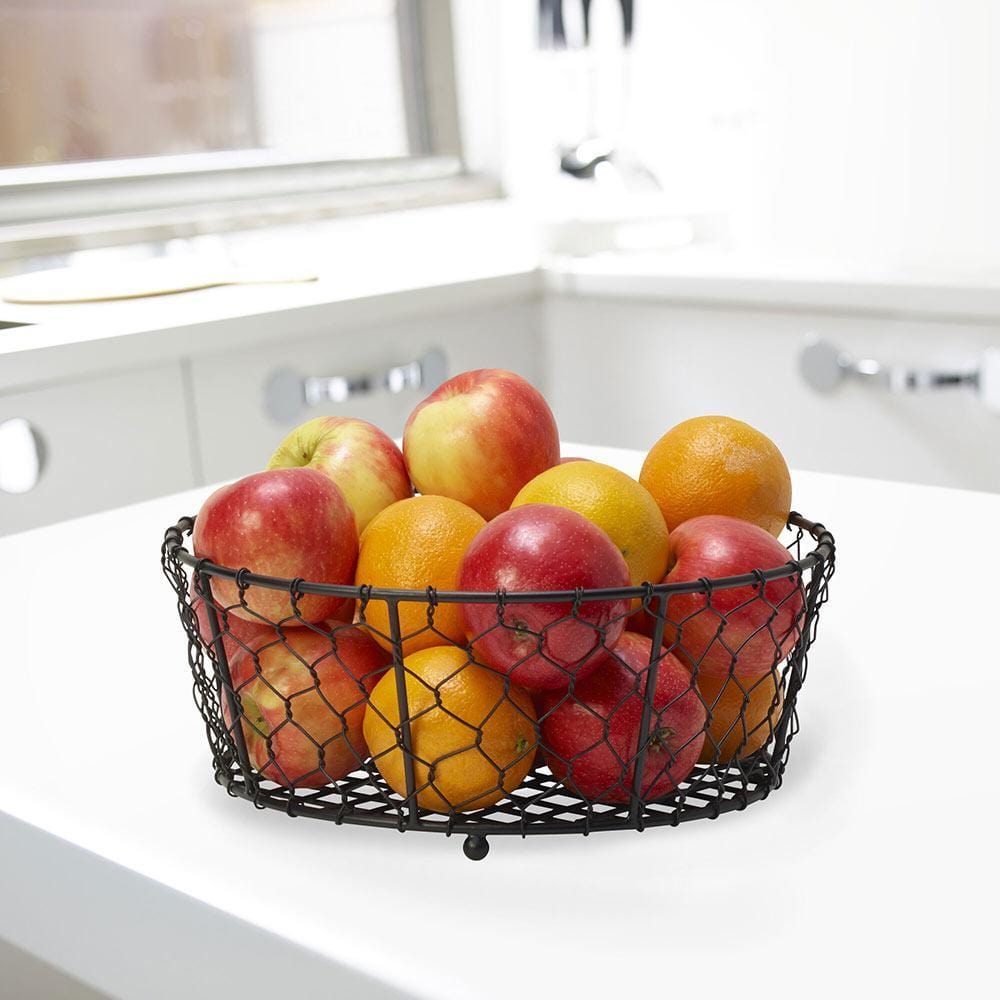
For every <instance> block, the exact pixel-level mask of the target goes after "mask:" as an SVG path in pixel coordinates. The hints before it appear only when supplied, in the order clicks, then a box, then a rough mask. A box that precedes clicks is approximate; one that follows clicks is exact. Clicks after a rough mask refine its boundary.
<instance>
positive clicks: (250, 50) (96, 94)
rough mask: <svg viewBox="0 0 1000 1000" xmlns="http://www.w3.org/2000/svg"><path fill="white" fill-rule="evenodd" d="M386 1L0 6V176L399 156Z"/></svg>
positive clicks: (398, 79)
mask: <svg viewBox="0 0 1000 1000" xmlns="http://www.w3.org/2000/svg"><path fill="white" fill-rule="evenodd" d="M399 38H400V33H399V30H398V27H397V10H396V3H395V2H394V0H0V166H22V165H29V164H41V163H66V162H73V161H80V160H102V159H119V158H125V157H135V156H156V155H161V154H183V153H203V152H215V151H224V150H247V149H260V148H263V149H270V150H273V151H274V152H275V153H276V154H279V155H281V156H283V157H284V156H289V157H294V158H297V159H318V160H328V159H358V158H381V157H388V156H403V155H406V154H407V153H409V152H410V149H409V143H408V140H407V122H406V106H405V102H404V82H403V79H402V73H401V60H400V51H399V44H400V43H399Z"/></svg>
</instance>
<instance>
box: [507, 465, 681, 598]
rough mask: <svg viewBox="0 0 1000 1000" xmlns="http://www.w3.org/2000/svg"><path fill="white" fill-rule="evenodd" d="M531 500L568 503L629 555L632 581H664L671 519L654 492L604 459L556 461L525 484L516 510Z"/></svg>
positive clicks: (569, 507)
mask: <svg viewBox="0 0 1000 1000" xmlns="http://www.w3.org/2000/svg"><path fill="white" fill-rule="evenodd" d="M529 503H548V504H553V505H554V506H556V507H566V508H568V509H569V510H575V511H576V512H577V513H578V514H582V515H583V516H584V517H585V518H586V519H587V520H588V521H590V522H591V523H592V524H596V525H597V527H598V528H601V529H602V530H603V531H604V533H605V534H606V535H607V536H608V537H609V538H610V539H611V541H612V542H614V543H615V545H616V546H617V548H618V550H619V551H620V552H621V554H622V555H623V556H624V557H625V562H626V563H627V564H628V571H629V577H630V578H631V581H632V584H633V585H635V586H638V585H639V584H642V583H659V582H660V580H662V579H663V576H664V574H665V573H666V571H667V559H668V557H669V554H670V540H669V534H668V531H667V524H666V521H665V520H664V519H663V514H662V513H661V512H660V508H659V507H658V506H657V504H656V501H655V500H654V499H653V498H652V496H650V493H649V490H647V489H646V488H645V487H643V486H640V485H639V483H637V482H636V481H635V480H634V479H633V478H632V477H631V476H627V475H625V473H624V472H620V471H619V470H618V469H614V468H612V467H611V466H610V465H602V464H601V463H600V462H567V463H566V464H565V465H556V466H553V467H552V468H551V469H547V470H546V471H545V472H543V473H541V474H540V475H538V476H535V478H534V479H532V480H531V482H529V483H528V484H527V485H525V486H524V487H523V488H522V490H521V492H520V493H518V494H517V496H516V497H514V502H513V503H512V504H511V505H510V506H511V510H513V509H514V508H515V507H521V506H523V505H524V504H529Z"/></svg>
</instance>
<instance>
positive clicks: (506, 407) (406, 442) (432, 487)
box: [403, 368, 559, 521]
mask: <svg viewBox="0 0 1000 1000" xmlns="http://www.w3.org/2000/svg"><path fill="white" fill-rule="evenodd" d="M403 455H404V456H405V458H406V467H407V469H408V470H409V473H410V478H411V479H412V480H413V484H414V486H416V488H417V489H418V490H419V491H420V492H421V493H430V494H435V495H437V496H446V497H451V498H452V499H453V500H460V501H461V502H462V503H464V504H465V505H466V506H468V507H471V508H472V509H473V510H476V511H478V512H479V513H480V514H481V515H482V516H483V517H484V518H486V520H487V521H489V520H490V519H491V518H494V517H496V516H497V515H498V514H501V513H503V511H505V510H507V508H508V507H509V506H510V503H511V501H512V500H513V499H514V497H515V496H517V494H518V492H519V491H520V489H521V487H522V486H524V484H525V483H527V482H528V481H529V480H531V479H534V478H535V476H537V475H538V474H539V473H540V472H544V471H545V470H546V469H550V468H552V466H553V465H556V464H557V463H558V462H559V432H558V431H557V430H556V422H555V418H554V417H553V416H552V411H551V410H550V409H549V406H548V403H546V402H545V400H544V398H543V397H542V394H541V393H540V392H539V391H538V390H537V389H535V388H534V387H533V386H532V385H531V384H530V383H529V382H526V381H525V380H524V379H523V378H521V376H520V375H515V374H514V373H513V372H508V371H503V370H502V369H499V368H483V369H480V370H478V371H471V372H465V373H464V374H462V375H456V376H455V377H454V378H451V379H449V380H448V381H447V382H445V383H444V384H443V385H441V386H439V387H438V388H437V389H436V390H435V391H434V392H432V393H431V394H430V395H429V396H428V397H427V398H426V399H425V400H424V401H423V402H422V403H420V404H419V406H417V408H416V409H415V410H414V411H413V412H412V413H411V414H410V419H409V420H407V422H406V428H405V430H404V431H403Z"/></svg>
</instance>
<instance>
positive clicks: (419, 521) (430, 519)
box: [355, 496, 486, 656]
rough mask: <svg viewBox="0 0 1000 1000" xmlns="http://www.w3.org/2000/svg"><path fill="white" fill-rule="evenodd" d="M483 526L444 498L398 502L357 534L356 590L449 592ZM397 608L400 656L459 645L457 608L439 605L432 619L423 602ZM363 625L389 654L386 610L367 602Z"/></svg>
mask: <svg viewBox="0 0 1000 1000" xmlns="http://www.w3.org/2000/svg"><path fill="white" fill-rule="evenodd" d="M485 526H486V521H484V520H483V518H482V517H481V516H480V515H479V514H477V513H476V512H475V511H474V510H473V509H472V508H471V507H466V506H465V504H464V503H460V502H459V501H458V500H452V499H450V498H448V497H435V496H420V497H411V498H410V499H408V500H398V501H397V502H396V503H394V504H390V505H389V506H388V507H386V508H385V510H383V511H381V512H380V513H378V514H376V515H375V517H374V518H373V519H372V520H371V522H370V523H369V524H368V527H367V528H365V530H364V531H363V532H362V533H361V539H360V543H359V552H358V568H357V572H356V574H355V582H356V585H357V586H359V587H360V586H365V585H369V586H372V587H387V588H391V589H396V590H421V591H423V590H426V589H427V588H428V587H433V588H434V589H435V590H454V589H456V580H457V579H458V569H459V566H460V564H461V562H462V556H464V555H465V550H466V549H467V548H468V547H469V543H470V542H471V541H472V539H473V538H475V537H476V534H477V533H478V532H479V530H480V529H481V528H483V527H485ZM397 607H398V608H399V626H400V635H401V636H402V637H403V642H402V646H403V655H404V656H406V655H408V654H409V653H413V652H416V651H417V650H418V649H425V648H427V647H428V646H440V645H441V644H442V643H444V642H448V641H451V642H457V643H464V642H465V628H464V625H463V623H462V614H461V606H460V605H458V604H440V605H438V606H437V607H436V608H435V609H434V612H433V615H432V614H431V612H430V609H429V607H428V605H427V603H426V601H418V602H413V601H408V602H401V603H400V604H398V605H397ZM363 620H364V623H365V624H367V625H370V626H371V628H372V630H373V631H372V634H373V636H374V638H375V640H376V641H377V642H379V643H380V644H381V645H382V646H384V647H385V648H386V649H392V640H391V638H390V634H391V630H390V624H389V606H388V605H387V604H386V603H385V602H384V601H380V600H378V599H375V598H373V599H372V600H371V601H369V602H368V605H367V607H366V608H365V609H364V619H363ZM430 621H432V622H433V628H431V627H430V624H429V623H430Z"/></svg>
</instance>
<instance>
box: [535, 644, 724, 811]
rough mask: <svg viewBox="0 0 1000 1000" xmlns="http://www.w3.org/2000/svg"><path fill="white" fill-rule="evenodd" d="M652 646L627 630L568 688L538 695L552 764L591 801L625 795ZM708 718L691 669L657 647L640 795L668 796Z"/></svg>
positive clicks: (697, 747) (687, 767)
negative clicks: (657, 658)
mask: <svg viewBox="0 0 1000 1000" xmlns="http://www.w3.org/2000/svg"><path fill="white" fill-rule="evenodd" d="M651 650H652V643H651V642H650V640H649V639H648V638H647V637H646V636H643V635H637V634H636V633H635V632H626V633H624V635H622V637H621V639H620V641H619V642H618V644H617V645H616V646H615V648H614V650H613V651H612V652H610V653H606V654H605V655H604V656H603V657H602V659H601V662H600V664H599V665H598V667H597V669H596V670H594V671H593V672H592V673H590V674H588V675H587V676H586V677H584V678H583V679H582V680H578V681H577V682H576V684H575V685H574V688H573V690H572V691H570V692H567V693H565V694H555V693H546V694H544V695H539V696H538V697H537V699H536V702H537V706H538V710H539V723H540V727H541V744H542V750H543V752H544V754H545V760H546V762H547V763H548V765H549V769H550V770H551V771H552V773H553V774H554V775H555V776H556V777H557V778H558V779H559V780H561V781H565V783H566V786H567V787H568V788H570V789H572V790H573V791H575V792H577V794H579V795H580V796H581V797H583V798H585V799H588V800H590V801H592V802H609V803H620V802H628V801H629V800H630V796H631V792H632V783H633V781H634V780H635V766H636V762H637V761H636V757H637V754H638V751H639V736H640V729H641V725H642V712H643V701H644V698H645V696H646V683H647V679H648V677H649V673H648V671H649V661H650V653H651ZM705 717H706V716H705V706H704V704H703V703H702V700H701V698H700V697H699V696H698V693H697V691H696V690H695V689H694V684H693V682H692V680H691V674H690V673H689V672H688V671H687V670H686V669H685V668H684V666H683V665H682V664H681V663H680V662H679V661H678V660H677V659H675V658H674V657H673V656H672V655H671V654H670V653H667V652H666V651H661V656H660V660H659V667H658V672H657V677H656V687H655V689H654V692H653V712H652V714H651V716H650V720H649V735H648V739H647V750H646V759H645V761H644V764H643V771H642V779H641V782H640V790H639V794H640V796H641V797H642V798H643V799H645V800H652V799H659V798H662V797H663V796H664V795H669V794H670V793H671V792H672V791H674V789H675V788H676V787H677V786H678V785H679V784H680V783H681V782H682V781H684V779H685V778H687V776H688V775H689V774H690V773H691V771H692V769H693V768H694V766H695V764H696V763H697V762H698V755H699V753H700V752H701V749H702V743H703V742H704V739H705Z"/></svg>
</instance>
